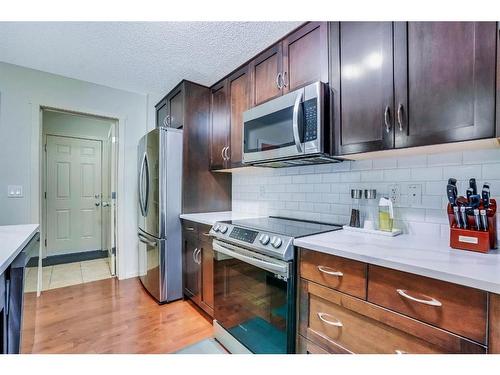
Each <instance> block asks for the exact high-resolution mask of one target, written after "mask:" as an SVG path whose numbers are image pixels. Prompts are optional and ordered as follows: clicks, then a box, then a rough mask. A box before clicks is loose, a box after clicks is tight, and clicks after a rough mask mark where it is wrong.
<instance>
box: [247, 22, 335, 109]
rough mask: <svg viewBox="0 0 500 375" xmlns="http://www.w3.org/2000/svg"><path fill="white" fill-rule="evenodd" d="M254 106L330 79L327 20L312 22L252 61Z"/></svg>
mask: <svg viewBox="0 0 500 375" xmlns="http://www.w3.org/2000/svg"><path fill="white" fill-rule="evenodd" d="M250 71H251V74H252V76H253V77H254V80H253V83H252V84H253V86H252V92H253V100H252V103H251V104H252V105H259V104H261V103H264V102H266V101H268V100H271V99H274V98H276V97H278V96H281V95H283V94H284V93H287V92H289V91H293V90H296V89H298V88H300V87H303V86H306V85H308V84H310V83H313V82H316V81H323V82H328V23H327V22H309V23H307V24H305V25H303V26H302V27H300V28H299V29H297V30H296V31H294V32H292V33H291V34H289V35H288V36H286V37H285V38H284V39H283V40H282V41H280V42H278V43H276V44H275V45H273V46H271V47H270V48H268V49H267V50H266V51H264V52H263V53H261V54H260V55H258V56H257V57H256V58H255V59H253V60H252V61H251V62H250Z"/></svg>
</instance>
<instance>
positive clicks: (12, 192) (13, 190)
mask: <svg viewBox="0 0 500 375" xmlns="http://www.w3.org/2000/svg"><path fill="white" fill-rule="evenodd" d="M7 196H8V197H9V198H22V197H23V187H22V186H21V185H9V186H7Z"/></svg>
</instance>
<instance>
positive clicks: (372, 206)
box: [363, 189, 377, 230]
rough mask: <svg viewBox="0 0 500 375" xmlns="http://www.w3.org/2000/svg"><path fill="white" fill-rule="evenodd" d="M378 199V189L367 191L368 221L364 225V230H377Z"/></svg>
mask: <svg viewBox="0 0 500 375" xmlns="http://www.w3.org/2000/svg"><path fill="white" fill-rule="evenodd" d="M376 198H377V190H376V189H365V199H366V200H367V202H366V203H367V208H366V211H367V212H366V219H365V222H364V223H363V228H365V229H370V230H373V229H375V222H376V211H377V207H376Z"/></svg>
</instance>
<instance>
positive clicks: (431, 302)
mask: <svg viewBox="0 0 500 375" xmlns="http://www.w3.org/2000/svg"><path fill="white" fill-rule="evenodd" d="M396 291H397V292H398V294H399V295H400V296H402V297H404V298H406V299H409V300H410V301H414V302H418V303H423V304H424V305H429V306H437V307H439V306H442V305H443V304H442V303H441V302H439V301H438V300H437V299H435V298H432V297H429V296H425V297H427V298H429V299H420V298H415V297H412V296H410V295H409V294H408V292H407V291H406V290H404V289H396Z"/></svg>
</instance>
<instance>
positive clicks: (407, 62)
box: [330, 22, 497, 155]
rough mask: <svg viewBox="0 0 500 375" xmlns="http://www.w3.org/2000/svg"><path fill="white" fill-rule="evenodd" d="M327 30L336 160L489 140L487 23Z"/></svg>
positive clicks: (490, 41) (346, 25)
mask: <svg viewBox="0 0 500 375" xmlns="http://www.w3.org/2000/svg"><path fill="white" fill-rule="evenodd" d="M330 28H331V30H330V35H331V38H330V51H331V54H330V75H331V76H330V82H331V83H332V85H331V86H332V91H333V93H334V94H333V95H334V100H333V105H334V108H333V111H334V132H335V145H336V154H337V155H348V154H355V153H362V152H369V151H377V150H387V149H393V148H404V147H413V146H423V145H431V144H440V143H446V142H457V141H468V140H474V139H481V138H489V137H493V136H494V135H495V69H496V30H497V26H496V24H495V23H494V22H396V23H392V22H340V23H331V24H330Z"/></svg>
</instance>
